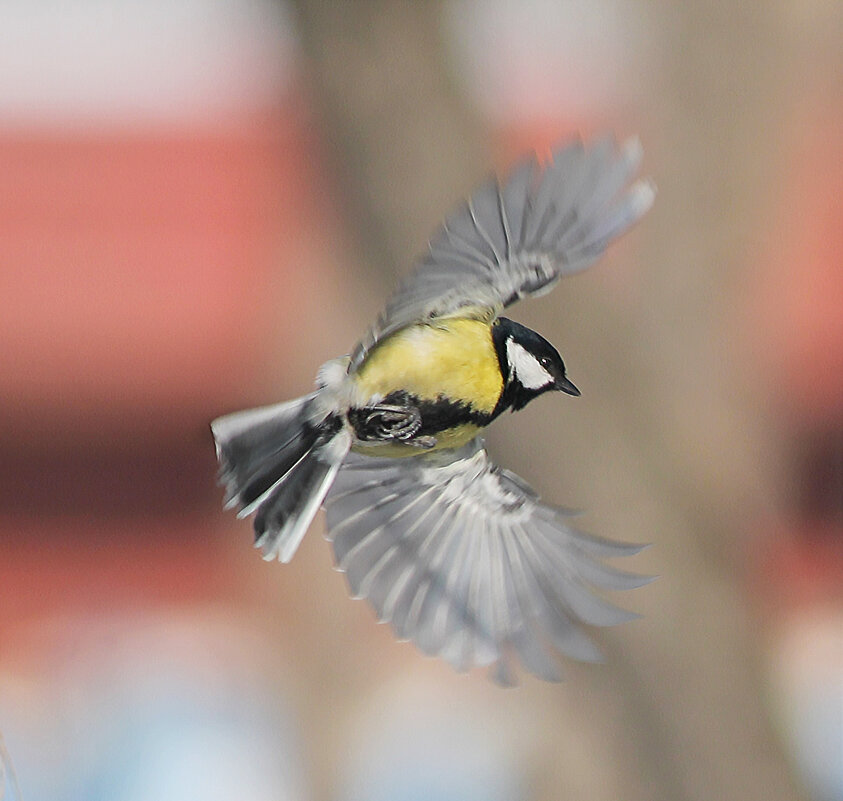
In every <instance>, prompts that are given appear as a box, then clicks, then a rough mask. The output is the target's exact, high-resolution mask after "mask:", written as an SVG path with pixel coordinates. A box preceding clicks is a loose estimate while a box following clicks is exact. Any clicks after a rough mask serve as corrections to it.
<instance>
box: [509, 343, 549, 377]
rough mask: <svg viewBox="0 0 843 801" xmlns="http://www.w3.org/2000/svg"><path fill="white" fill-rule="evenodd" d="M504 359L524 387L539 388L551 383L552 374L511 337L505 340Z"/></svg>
mask: <svg viewBox="0 0 843 801" xmlns="http://www.w3.org/2000/svg"><path fill="white" fill-rule="evenodd" d="M506 359H507V361H508V362H509V368H510V369H511V370H512V372H513V374H514V375H515V377H516V378H517V379H518V381H519V382H520V383H521V385H522V386H523V387H524V388H525V389H539V388H540V387H545V386H547V385H548V384H552V383H553V376H552V375H551V374H550V373H548V372H547V370H545V369H544V367H542V366H541V364H540V363H539V360H538V359H537V358H536V357H535V356H533V354H532V353H530V351H528V350H527V348H525V347H524V346H523V345H519V344H518V343H517V342H516V341H515V340H514V339H512V338H511V337H510V338H508V339H507V340H506Z"/></svg>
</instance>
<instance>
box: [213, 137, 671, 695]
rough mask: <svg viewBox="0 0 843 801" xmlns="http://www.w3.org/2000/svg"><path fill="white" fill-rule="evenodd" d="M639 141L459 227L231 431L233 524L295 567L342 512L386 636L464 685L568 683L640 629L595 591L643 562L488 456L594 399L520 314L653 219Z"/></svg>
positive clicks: (341, 542) (469, 216) (227, 442)
mask: <svg viewBox="0 0 843 801" xmlns="http://www.w3.org/2000/svg"><path fill="white" fill-rule="evenodd" d="M640 160H641V147H640V145H639V144H638V141H637V140H631V141H628V142H626V143H625V144H623V145H621V146H618V145H617V144H616V143H615V141H614V139H612V138H611V137H605V138H603V139H600V140H598V141H597V142H595V143H594V144H593V145H591V146H588V147H587V146H585V145H584V144H583V143H582V142H580V141H576V142H573V143H571V144H568V145H566V146H563V147H561V148H559V149H558V150H556V151H555V152H554V153H553V155H552V159H551V160H550V161H549V162H548V163H546V164H544V165H542V164H540V163H539V162H538V161H537V160H536V158H535V157H533V158H530V159H527V160H525V161H524V162H523V163H521V164H520V165H519V166H517V167H516V168H515V169H514V170H513V171H512V172H511V174H510V175H509V177H508V179H507V180H506V181H504V182H500V181H498V180H497V179H496V178H491V179H489V180H488V181H486V182H485V183H484V184H482V185H481V186H480V187H479V188H478V189H477V190H476V191H475V192H474V194H473V195H472V196H471V197H470V199H469V200H468V201H467V202H466V203H464V204H463V205H462V206H461V207H459V208H458V209H457V210H455V211H454V212H453V213H452V214H451V215H449V216H448V217H447V218H446V220H445V222H444V224H443V225H442V227H441V228H440V229H439V230H438V232H437V233H436V234H435V235H434V237H433V239H432V240H431V242H430V248H429V252H428V253H427V254H426V255H425V256H424V257H422V258H421V259H420V260H419V262H418V263H417V265H416V266H415V268H414V269H413V270H412V271H411V273H410V274H409V276H408V277H407V278H406V279H405V280H404V281H403V283H401V284H400V285H399V287H398V289H397V290H396V292H395V293H394V294H393V296H392V298H391V299H390V300H389V301H388V303H387V305H386V308H385V309H384V311H383V313H382V314H381V315H380V316H379V317H378V319H377V321H376V322H375V323H374V325H373V326H372V327H371V328H370V329H369V330H368V331H367V332H366V334H365V335H364V336H363V338H362V339H361V340H360V341H359V342H358V343H357V345H356V346H355V347H354V349H353V350H352V351H351V354H350V355H348V356H343V357H341V358H338V359H333V360H331V361H329V362H327V363H326V364H324V365H322V367H321V368H320V369H319V371H318V373H317V377H316V388H315V390H314V391H313V392H311V393H310V394H309V395H306V396H304V397H302V398H298V399H296V400H292V401H287V402H285V403H280V404H276V405H272V406H266V407H263V408H259V409H250V410H247V411H241V412H235V413H233V414H229V415H226V416H224V417H220V418H218V419H217V420H214V422H213V423H212V424H211V429H212V432H213V435H214V439H215V441H216V448H217V456H218V459H219V461H220V482H221V483H222V484H224V485H225V487H226V497H225V502H226V506H227V507H232V506H236V507H238V508H239V513H238V516H239V517H247V516H249V515H252V514H254V516H255V517H254V529H255V545H256V546H257V547H259V548H261V549H262V550H263V554H264V557H265V558H266V559H274V558H277V559H279V560H280V561H282V562H289V561H290V560H291V559H292V557H293V555H294V554H295V552H296V549H297V548H298V546H299V543H300V542H301V540H302V538H303V537H304V535H305V533H306V532H307V529H308V527H309V526H310V523H311V521H312V520H313V517H314V515H315V514H316V512H317V511H318V509H319V508H320V506H324V507H325V509H326V512H327V530H328V538H329V539H330V540H331V542H332V543H333V549H334V555H335V560H336V565H337V568H338V569H339V570H341V571H344V572H345V574H346V576H347V579H348V583H349V585H350V589H351V592H352V593H353V595H354V596H355V597H358V598H367V599H368V600H369V602H370V603H371V604H372V606H373V607H374V609H375V611H376V613H377V615H378V618H379V620H380V621H381V622H389V623H391V625H392V627H393V629H394V631H395V634H396V635H397V636H398V637H399V638H400V639H403V640H412V641H413V642H414V643H415V644H416V645H417V646H418V647H419V648H420V649H421V650H422V651H423V652H424V653H426V654H432V655H438V656H440V657H442V658H444V659H446V660H447V661H448V662H450V663H451V664H452V665H453V666H454V667H455V668H457V669H458V670H467V669H469V668H473V667H479V666H488V667H489V669H490V674H491V676H492V678H493V679H494V680H495V681H497V682H498V683H500V684H504V685H509V684H512V683H514V682H515V680H516V676H515V667H516V664H517V663H519V662H520V664H521V665H522V666H523V668H524V669H526V670H527V671H529V672H530V673H533V674H534V675H536V676H538V677H540V678H542V679H546V680H550V681H554V680H559V679H560V677H561V674H560V665H559V659H558V656H559V654H565V655H567V656H569V657H572V658H574V659H579V660H583V661H597V660H599V658H600V654H599V652H598V651H597V649H596V648H595V646H594V645H593V644H592V642H591V640H590V639H589V638H588V637H587V635H586V634H585V633H584V632H583V631H582V628H581V624H588V625H594V626H606V625H613V624H616V623H620V622H623V621H626V620H629V619H631V618H633V617H636V615H634V614H631V613H629V612H626V611H624V610H621V609H618V608H617V607H616V606H614V605H613V604H610V603H609V602H607V601H606V600H604V599H603V598H601V597H600V596H598V595H597V594H595V592H594V588H598V589H608V590H624V589H631V588H634V587H638V586H641V585H642V584H645V583H647V582H648V581H649V577H645V576H638V575H634V574H631V573H627V572H624V571H621V570H618V569H617V568H614V567H610V566H608V565H606V564H604V563H603V562H602V561H600V559H599V557H615V556H624V555H630V554H633V553H636V552H637V551H638V550H640V547H641V546H638V545H630V544H625V543H617V542H612V541H610V540H606V539H602V538H598V537H595V536H593V535H589V534H585V533H583V532H580V531H578V530H576V529H574V528H573V527H572V526H571V525H570V522H569V518H570V515H569V513H566V512H565V511H563V510H561V509H559V508H555V507H553V506H550V505H548V504H545V503H542V502H541V501H540V500H539V497H538V495H537V494H536V493H535V492H534V491H533V490H532V489H531V488H530V487H529V486H528V485H527V484H526V482H524V481H523V480H522V479H521V478H519V477H518V476H516V475H515V474H513V473H511V472H509V471H507V470H505V469H503V468H501V467H498V466H497V465H496V464H494V463H493V462H492V461H491V459H490V458H489V456H488V454H487V453H486V449H485V447H484V442H483V439H482V436H481V433H482V431H483V429H484V428H485V427H486V426H488V425H489V424H490V423H492V422H493V421H494V420H495V419H496V418H497V417H498V416H499V415H501V414H502V413H504V412H505V411H508V410H509V411H513V412H514V411H517V410H519V409H522V408H523V407H524V406H526V404H527V403H529V402H530V401H531V400H532V399H533V398H536V397H538V396H539V395H542V394H543V393H545V392H549V391H556V390H558V391H561V392H563V393H567V394H568V395H573V396H577V395H579V394H580V393H579V390H578V389H577V388H576V387H575V386H574V384H573V383H572V382H571V380H570V379H569V378H568V376H567V375H566V372H565V364H564V362H563V361H562V357H561V356H560V355H559V353H558V351H557V350H556V349H555V348H554V347H553V345H551V344H550V343H549V342H548V341H547V340H546V339H544V338H543V337H542V336H540V335H539V334H537V333H536V332H535V331H532V330H530V329H529V328H526V327H525V326H523V325H520V324H519V323H516V322H514V321H512V320H510V319H508V318H506V317H502V316H501V312H502V311H503V309H504V308H505V307H507V306H509V305H511V304H512V303H515V302H516V301H518V300H520V299H521V298H525V297H532V296H538V295H542V294H544V293H546V292H548V291H549V290H550V289H551V288H552V287H553V286H555V284H556V283H557V281H558V280H559V279H560V278H561V277H562V276H563V275H569V274H571V273H575V272H578V271H580V270H583V269H584V268H586V267H588V266H589V265H590V264H592V263H593V262H594V261H596V260H597V259H598V258H599V257H600V255H601V254H602V253H603V251H604V250H605V249H606V247H607V246H608V244H609V243H610V242H611V241H612V240H614V239H615V238H616V237H618V236H619V235H620V234H622V233H623V232H624V231H626V230H627V229H628V228H629V227H630V226H631V225H633V224H634V223H635V222H636V221H637V220H638V219H639V218H640V217H641V216H642V215H643V214H644V213H645V212H646V211H647V210H648V209H649V208H650V206H651V205H652V202H653V199H654V196H655V190H654V188H653V186H652V184H651V183H650V182H648V181H646V180H635V175H636V173H637V172H638V167H639V164H640Z"/></svg>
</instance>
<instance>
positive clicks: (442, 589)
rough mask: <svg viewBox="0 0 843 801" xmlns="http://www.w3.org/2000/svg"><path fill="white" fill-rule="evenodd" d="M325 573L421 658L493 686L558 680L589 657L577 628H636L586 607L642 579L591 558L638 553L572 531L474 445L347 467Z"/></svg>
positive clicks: (592, 653)
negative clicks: (345, 584)
mask: <svg viewBox="0 0 843 801" xmlns="http://www.w3.org/2000/svg"><path fill="white" fill-rule="evenodd" d="M326 509H327V514H328V531H329V538H330V539H331V540H332V541H333V545H334V554H335V558H336V562H337V567H338V568H339V569H340V570H343V571H344V572H345V573H346V574H347V576H348V581H349V584H350V585H351V590H352V592H353V593H354V595H355V596H356V597H360V598H368V599H369V601H370V602H371V604H372V605H373V606H374V608H375V610H376V612H377V614H378V617H379V618H380V620H381V621H390V622H391V623H392V626H393V628H394V629H395V632H396V634H397V635H398V636H399V637H400V638H402V639H409V640H412V641H413V642H415V643H416V645H418V647H419V648H421V650H422V651H424V652H425V653H428V654H435V655H438V656H441V657H443V658H445V659H447V660H448V661H449V662H451V663H452V664H453V665H454V666H455V667H456V668H457V669H460V670H464V669H468V668H470V667H475V666H483V665H492V666H493V668H492V675H493V677H494V678H495V680H496V681H498V682H500V683H502V684H511V683H513V682H514V680H515V679H514V673H513V670H512V662H513V660H514V659H519V660H520V661H521V663H522V664H523V665H524V667H525V668H526V669H527V670H529V671H530V672H531V673H533V674H535V675H537V676H539V677H541V678H543V679H548V680H558V679H559V678H560V673H559V667H558V664H557V661H556V659H555V658H554V653H555V652H561V653H564V654H567V655H568V656H571V657H573V658H575V659H581V660H586V661H594V660H597V659H599V653H598V651H597V650H596V649H595V647H594V646H593V645H592V643H591V641H590V640H589V639H588V638H587V637H586V636H585V634H583V633H582V631H581V630H580V628H579V626H578V624H579V623H588V624H591V625H595V626H606V625H613V624H615V623H620V622H623V621H626V620H629V619H631V618H633V617H636V615H634V614H631V613H628V612H625V611H623V610H621V609H618V608H617V607H615V606H613V605H612V604H610V603H608V602H607V601H604V600H603V599H601V598H599V597H598V596H596V595H594V594H593V592H592V589H591V586H595V587H600V588H604V589H612V590H622V589H631V588H633V587H639V586H641V585H642V584H646V583H647V582H648V581H649V580H650V579H649V578H648V577H644V576H637V575H633V574H630V573H625V572H622V571H619V570H616V569H614V568H611V567H608V566H606V565H604V564H602V563H600V562H598V561H596V560H595V559H594V556H623V555H628V554H633V553H636V552H637V551H638V550H640V547H641V546H637V545H626V544H622V543H616V542H610V541H608V540H603V539H599V538H596V537H592V536H589V535H586V534H583V533H581V532H578V531H576V530H575V529H573V528H571V527H570V526H569V525H568V523H567V521H566V519H565V515H564V513H562V512H560V511H559V510H556V509H553V508H551V507H549V506H546V505H544V504H542V503H540V502H539V499H538V496H537V495H536V494H535V493H534V492H533V491H532V490H531V489H530V488H529V487H528V486H527V485H526V484H525V483H524V482H523V481H521V479H519V478H518V477H517V476H515V475H513V474H512V473H509V472H508V471H506V470H502V469H501V468H499V467H497V466H495V465H494V464H493V463H492V462H491V461H490V460H489V458H488V456H487V455H486V451H485V450H484V448H483V442H482V440H480V439H475V440H473V441H472V442H471V443H469V444H468V445H466V446H464V447H463V448H461V449H459V450H457V451H441V452H437V453H431V454H428V455H424V456H418V457H414V458H412V459H373V458H370V457H366V456H360V455H358V454H354V453H352V454H350V455H349V458H348V461H347V462H346V464H345V465H344V466H343V468H342V469H341V470H340V472H339V474H338V476H337V479H336V482H335V483H334V486H333V488H332V489H331V492H330V493H329V495H328V497H327V499H326Z"/></svg>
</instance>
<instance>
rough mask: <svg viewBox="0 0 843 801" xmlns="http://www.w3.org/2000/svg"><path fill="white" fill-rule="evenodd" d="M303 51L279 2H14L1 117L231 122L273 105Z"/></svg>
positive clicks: (6, 31)
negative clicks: (246, 111) (239, 113)
mask: <svg viewBox="0 0 843 801" xmlns="http://www.w3.org/2000/svg"><path fill="white" fill-rule="evenodd" d="M295 50H296V45H295V37H294V35H293V32H292V29H291V22H290V17H289V14H288V13H287V11H286V7H285V5H284V4H283V3H280V2H273V1H272V0H86V2H82V3H74V4H66V3H61V2H30V0H4V2H2V3H0V123H2V125H4V126H8V125H10V124H16V125H32V124H41V125H51V124H59V125H62V126H94V125H96V126H101V125H103V124H111V125H141V126H143V127H148V126H154V125H155V124H156V123H162V122H168V123H172V122H175V121H179V120H181V121H185V122H189V121H190V120H194V121H195V120H197V119H207V118H214V119H217V118H218V119H223V120H224V119H225V116H226V114H227V113H229V114H230V113H232V112H235V111H236V110H237V109H240V108H243V107H244V106H245V107H247V108H249V107H252V108H253V107H255V106H258V107H261V106H266V105H267V104H274V103H275V102H276V99H277V98H278V97H279V96H280V95H281V94H282V92H283V90H284V88H285V87H286V86H287V85H288V83H289V81H290V77H291V71H292V69H293V68H294V61H295Z"/></svg>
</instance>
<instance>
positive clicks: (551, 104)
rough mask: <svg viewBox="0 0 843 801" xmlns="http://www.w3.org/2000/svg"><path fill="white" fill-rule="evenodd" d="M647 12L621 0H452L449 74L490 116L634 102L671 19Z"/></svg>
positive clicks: (587, 114) (594, 109)
mask: <svg viewBox="0 0 843 801" xmlns="http://www.w3.org/2000/svg"><path fill="white" fill-rule="evenodd" d="M652 13H653V12H652V9H651V8H649V7H647V6H644V5H642V4H632V3H624V2H621V0H532V2H527V3H513V2H507V0H453V2H450V3H448V4H446V14H445V19H446V23H447V24H446V25H445V32H446V34H447V35H448V36H449V40H450V42H451V50H452V57H453V59H454V61H455V64H456V67H457V68H456V69H455V74H456V75H458V76H459V77H460V79H461V80H462V81H464V82H465V84H466V88H467V91H468V94H469V96H470V97H471V98H472V99H473V100H474V102H476V103H477V104H478V105H479V106H480V108H481V109H482V110H483V111H484V112H485V113H487V114H489V116H490V117H491V118H492V119H493V120H494V121H495V122H496V123H497V124H509V123H511V122H512V121H513V120H519V121H521V122H524V121H526V120H539V121H546V120H547V119H548V118H551V119H562V120H564V121H567V122H569V123H570V122H571V121H582V120H589V119H592V118H594V117H595V116H596V117H598V118H602V117H604V116H606V114H607V113H608V112H609V111H611V112H612V113H614V114H618V113H619V112H620V111H621V110H622V109H624V108H627V107H629V106H630V105H634V104H635V100H636V97H640V95H641V93H642V92H643V90H644V89H645V86H642V83H641V82H642V79H644V78H646V76H647V75H648V73H649V71H650V70H651V69H652V68H653V66H654V61H655V60H656V59H657V57H658V52H657V47H658V44H659V42H658V38H659V36H660V35H664V33H665V31H664V29H665V27H667V28H669V23H670V19H671V18H670V11H669V10H667V11H665V15H664V18H663V19H660V21H659V22H660V24H659V26H658V27H656V26H653V25H652V24H651V23H652V20H651V19H650V18H649V15H650V14H652ZM657 31H659V33H657Z"/></svg>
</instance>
